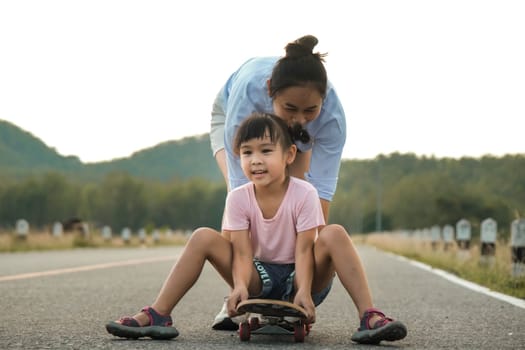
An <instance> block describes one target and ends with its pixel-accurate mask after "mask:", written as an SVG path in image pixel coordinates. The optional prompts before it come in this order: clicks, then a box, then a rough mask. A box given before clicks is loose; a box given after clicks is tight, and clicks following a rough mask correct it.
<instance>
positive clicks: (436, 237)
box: [430, 225, 442, 250]
mask: <svg viewBox="0 0 525 350" xmlns="http://www.w3.org/2000/svg"><path fill="white" fill-rule="evenodd" d="M430 237H431V242H432V243H431V244H432V250H437V247H438V246H439V244H440V243H441V240H442V238H441V227H439V226H438V225H434V226H432V227H431V228H430Z"/></svg>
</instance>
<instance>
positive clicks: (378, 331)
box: [351, 308, 407, 344]
mask: <svg viewBox="0 0 525 350" xmlns="http://www.w3.org/2000/svg"><path fill="white" fill-rule="evenodd" d="M374 315H377V316H379V317H381V318H380V319H379V320H377V321H376V322H375V323H374V324H373V325H372V326H371V325H370V319H371V318H372V316H374ZM406 335H407V328H406V327H405V325H404V324H403V323H401V322H400V321H394V320H393V319H391V318H390V317H386V316H385V314H384V313H382V312H381V311H380V310H378V309H375V308H370V309H367V310H365V313H364V315H363V318H361V325H360V327H359V329H358V330H357V332H355V333H354V334H353V335H352V338H351V339H352V341H354V342H356V343H360V344H379V342H381V341H382V340H386V341H395V340H400V339H403V338H404V337H406Z"/></svg>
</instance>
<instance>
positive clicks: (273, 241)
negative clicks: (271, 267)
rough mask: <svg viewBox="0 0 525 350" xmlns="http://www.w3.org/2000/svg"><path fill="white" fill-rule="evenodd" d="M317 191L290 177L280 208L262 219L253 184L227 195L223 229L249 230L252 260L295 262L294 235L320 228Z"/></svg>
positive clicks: (282, 262)
mask: <svg viewBox="0 0 525 350" xmlns="http://www.w3.org/2000/svg"><path fill="white" fill-rule="evenodd" d="M324 224H325V222H324V217H323V211H322V209H321V203H320V202H319V195H318V194H317V190H316V189H315V187H313V186H312V185H311V184H310V183H309V182H306V181H304V180H301V179H298V178H295V177H290V182H289V184H288V189H287V190H286V194H285V195H284V198H283V201H282V203H281V206H280V207H279V209H278V210H277V213H276V214H275V216H274V217H273V218H270V219H265V218H264V217H263V215H262V212H261V210H260V208H259V206H258V204H257V200H256V199H255V191H254V185H253V183H251V182H249V183H247V184H245V185H242V186H240V187H237V188H235V189H233V190H232V191H230V192H229V193H228V196H227V197H226V208H225V211H224V220H223V224H222V228H223V230H228V231H237V230H249V231H250V236H251V241H252V249H253V254H254V258H256V259H258V260H260V261H264V262H269V263H276V264H291V263H294V262H295V241H296V238H297V233H299V232H302V231H306V230H310V229H312V228H317V227H318V226H321V225H324Z"/></svg>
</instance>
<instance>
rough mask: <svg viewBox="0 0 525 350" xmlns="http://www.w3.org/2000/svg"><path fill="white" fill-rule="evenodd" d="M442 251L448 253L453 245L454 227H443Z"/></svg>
mask: <svg viewBox="0 0 525 350" xmlns="http://www.w3.org/2000/svg"><path fill="white" fill-rule="evenodd" d="M443 242H444V244H443V250H445V251H448V250H449V249H450V248H451V247H452V245H453V244H454V227H453V226H452V225H445V226H444V227H443Z"/></svg>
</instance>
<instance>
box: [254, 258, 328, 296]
mask: <svg viewBox="0 0 525 350" xmlns="http://www.w3.org/2000/svg"><path fill="white" fill-rule="evenodd" d="M253 265H254V266H255V269H256V270H257V272H258V273H259V277H260V278H261V282H262V290H261V293H260V294H259V295H254V296H250V298H263V299H278V300H286V301H291V300H290V298H291V297H292V296H293V295H294V294H295V291H294V278H295V264H271V263H266V262H262V261H259V260H254V261H253ZM331 288H332V281H330V283H329V284H328V285H327V286H326V287H325V288H324V289H323V290H322V291H320V292H318V293H312V300H313V302H314V304H315V306H317V305H319V304H321V303H322V302H323V300H324V299H325V298H326V296H327V295H328V293H329V292H330V289H331Z"/></svg>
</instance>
